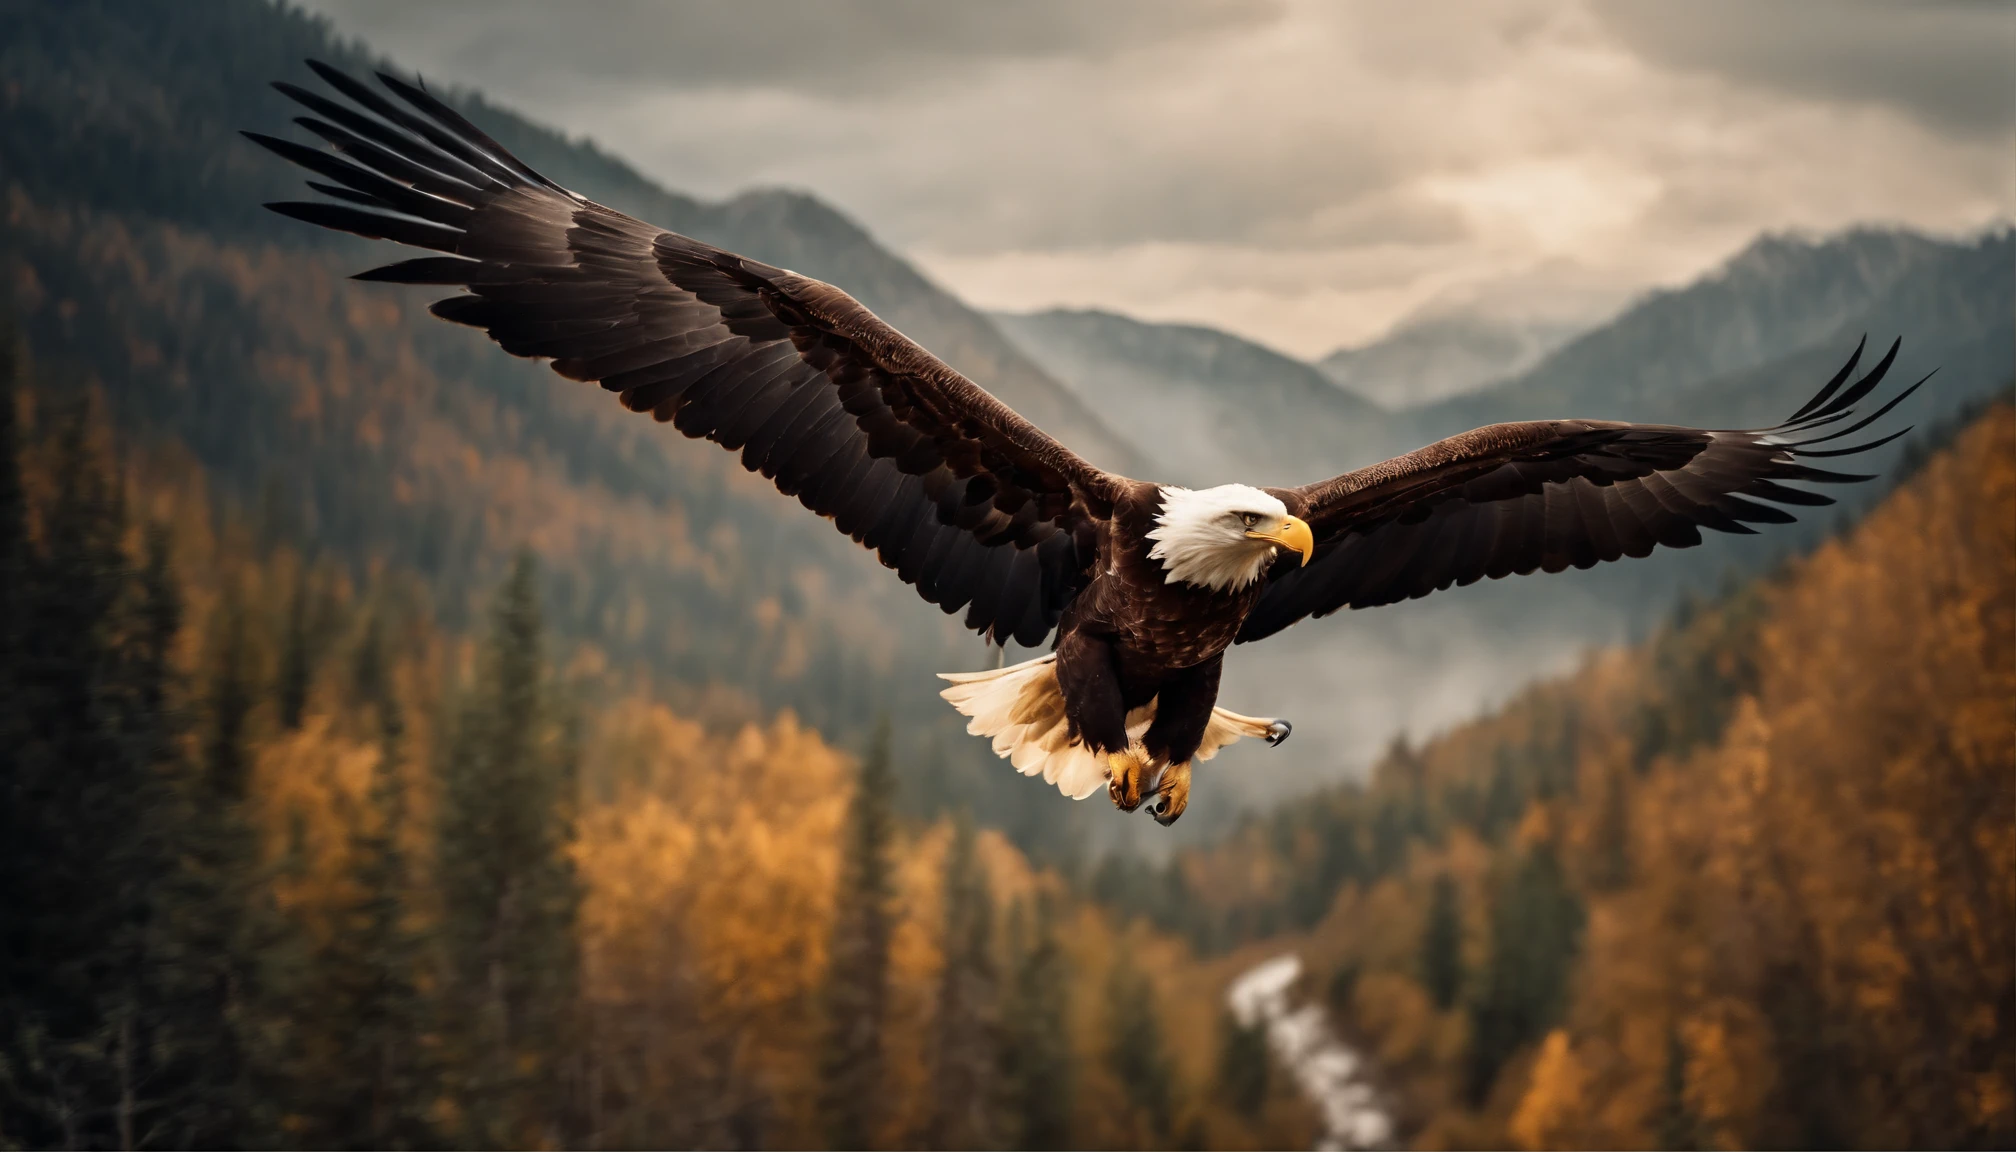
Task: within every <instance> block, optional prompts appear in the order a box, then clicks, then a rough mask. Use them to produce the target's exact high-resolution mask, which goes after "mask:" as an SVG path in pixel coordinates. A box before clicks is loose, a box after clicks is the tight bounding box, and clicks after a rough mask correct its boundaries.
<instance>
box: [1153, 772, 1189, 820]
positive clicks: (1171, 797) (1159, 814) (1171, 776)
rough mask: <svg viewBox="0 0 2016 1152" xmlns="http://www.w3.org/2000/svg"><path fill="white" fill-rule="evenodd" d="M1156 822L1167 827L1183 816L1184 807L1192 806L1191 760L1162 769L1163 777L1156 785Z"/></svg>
mask: <svg viewBox="0 0 2016 1152" xmlns="http://www.w3.org/2000/svg"><path fill="white" fill-rule="evenodd" d="M1155 795H1156V797H1157V799H1156V801H1155V807H1154V808H1152V809H1150V811H1151V812H1153V813H1154V814H1155V822H1156V823H1157V824H1160V825H1162V826H1163V827H1164V828H1167V827H1168V826H1169V825H1171V824H1174V823H1176V821H1177V820H1178V819H1180V818H1182V815H1183V811H1184V809H1186V808H1188V807H1190V761H1188V760H1185V761H1183V762H1182V763H1181V764H1171V765H1170V766H1169V767H1167V768H1165V769H1163V770H1162V779H1161V780H1160V781H1159V782H1157V784H1156V786H1155Z"/></svg>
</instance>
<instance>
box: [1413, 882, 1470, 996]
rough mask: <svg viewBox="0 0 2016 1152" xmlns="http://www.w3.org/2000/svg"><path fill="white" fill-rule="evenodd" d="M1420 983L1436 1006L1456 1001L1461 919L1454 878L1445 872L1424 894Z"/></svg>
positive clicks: (1460, 964) (1459, 983) (1460, 987)
mask: <svg viewBox="0 0 2016 1152" xmlns="http://www.w3.org/2000/svg"><path fill="white" fill-rule="evenodd" d="M1421 983H1422V986H1423V987H1425V988H1427V989H1428V995H1429V997H1430V998H1432V999H1433V1000H1434V1001H1435V1006H1436V1007H1437V1008H1441V1009H1444V1010H1445V1011H1446V1010H1447V1009H1449V1008H1451V1007H1454V1006H1455V1004H1456V998H1457V997H1458V996H1459V995H1461V994H1462V991H1463V919H1462V913H1461V911H1460V910H1459V909H1458V907H1457V894H1456V881H1455V880H1454V879H1453V878H1451V877H1450V876H1449V875H1448V874H1447V873H1443V874H1442V875H1439V876H1437V877H1435V884H1434V887H1433V888H1432V889H1430V895H1429V897H1428V923H1427V926H1426V927H1425V928H1424V929H1423V930H1422V932H1421Z"/></svg>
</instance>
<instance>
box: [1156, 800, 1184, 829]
mask: <svg viewBox="0 0 2016 1152" xmlns="http://www.w3.org/2000/svg"><path fill="white" fill-rule="evenodd" d="M1154 816H1155V823H1157V824H1160V825H1161V826H1162V827H1164V828H1167V827H1169V826H1170V825H1171V824H1174V823H1176V821H1178V820H1181V819H1182V818H1183V813H1181V812H1177V813H1174V814H1171V813H1170V812H1169V804H1168V802H1167V801H1164V802H1162V803H1160V804H1157V805H1156V806H1155V812H1154Z"/></svg>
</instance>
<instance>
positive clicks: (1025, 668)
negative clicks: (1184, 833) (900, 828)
mask: <svg viewBox="0 0 2016 1152" xmlns="http://www.w3.org/2000/svg"><path fill="white" fill-rule="evenodd" d="M938 678H939V679H941V680H949V681H951V687H949V688H945V689H943V690H942V691H940V692H939V693H938V694H939V695H940V696H943V697H944V698H945V699H946V701H947V702H948V703H950V704H951V705H952V707H954V708H956V709H958V711H959V713H960V715H962V716H966V717H968V718H969V719H968V721H967V724H966V731H967V732H968V733H970V734H972V735H974V736H984V737H987V738H989V739H990V740H991V741H992V742H993V749H994V754H995V755H996V756H999V757H1001V758H1002V759H1004V760H1006V761H1008V762H1009V763H1010V764H1012V765H1014V766H1015V770H1016V771H1017V772H1020V773H1022V774H1023V775H1024V776H1041V777H1042V778H1043V780H1044V781H1045V782H1046V783H1049V784H1054V785H1056V786H1057V790H1058V791H1060V792H1062V793H1064V794H1065V795H1066V796H1069V797H1071V798H1072V799H1073V800H1083V799H1084V798H1085V797H1087V796H1090V795H1092V794H1093V793H1094V792H1097V791H1099V790H1100V789H1101V788H1104V787H1105V786H1106V778H1107V764H1106V758H1105V757H1104V756H1101V755H1099V754H1097V753H1095V752H1093V751H1092V750H1091V749H1089V748H1087V747H1085V746H1084V745H1083V744H1080V743H1078V742H1077V741H1075V740H1073V739H1071V729H1070V723H1069V721H1068V720H1067V719H1066V717H1065V714H1064V694H1063V692H1062V691H1061V690H1060V689H1059V688H1058V686H1057V656H1056V654H1055V653H1045V654H1044V655H1042V656H1038V657H1036V658H1035V659H1033V660H1025V661H1023V662H1022V663H1020V664H1013V665H1010V666H1008V667H1006V668H992V669H988V670H986V671H984V672H940V673H938ZM1154 719H1155V703H1154V701H1150V702H1149V703H1148V704H1146V705H1145V706H1143V707H1140V708H1136V709H1134V710H1133V711H1132V712H1129V713H1128V714H1127V735H1128V737H1129V738H1130V739H1132V740H1133V741H1135V742H1136V743H1137V744H1138V743H1139V742H1140V740H1141V737H1142V735H1143V734H1144V733H1146V732H1147V731H1148V725H1149V724H1150V723H1152V722H1153V721H1154ZM1285 730H1286V725H1285V724H1284V723H1283V722H1282V721H1279V720H1275V719H1272V718H1269V717H1256V716H1242V715H1240V714H1239V713H1237V712H1231V711H1227V710H1226V709H1223V708H1213V709H1212V710H1211V722H1210V724H1209V725H1208V726H1207V727H1206V728H1205V730H1204V741H1203V743H1202V744H1200V745H1199V746H1198V748H1197V754H1196V755H1195V756H1194V757H1192V760H1193V761H1195V760H1209V759H1211V758H1212V757H1213V756H1216V755H1217V754H1218V752H1219V750H1220V749H1222V748H1224V747H1225V746H1226V745H1227V744H1230V743H1232V742H1233V741H1235V740H1239V739H1241V738H1243V737H1252V738H1254V739H1259V740H1268V741H1269V742H1270V743H1278V742H1279V740H1278V734H1279V733H1282V732H1285Z"/></svg>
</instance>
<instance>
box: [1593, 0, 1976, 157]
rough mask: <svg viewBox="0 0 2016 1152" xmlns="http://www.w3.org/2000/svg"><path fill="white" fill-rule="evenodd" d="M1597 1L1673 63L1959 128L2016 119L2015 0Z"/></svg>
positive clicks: (1632, 36) (1618, 26)
mask: <svg viewBox="0 0 2016 1152" xmlns="http://www.w3.org/2000/svg"><path fill="white" fill-rule="evenodd" d="M1595 8H1596V10H1597V11H1598V13H1599V14H1600V15H1601V16H1602V17H1603V18H1604V19H1605V20H1606V21H1607V23H1608V24H1609V26H1610V27H1611V29H1612V30H1613V31H1614V32H1615V33H1616V34H1617V35H1618V36H1619V37H1620V38H1621V39H1622V40H1624V41H1625V42H1626V43H1627V44H1628V45H1629V46H1630V47H1631V49H1632V50H1633V51H1634V52H1636V53H1638V54H1639V55H1641V56H1643V57H1644V58H1645V59H1647V60H1650V61H1654V62H1657V63H1661V64H1665V65H1667V66H1669V67H1675V68H1682V69H1688V70H1693V71H1700V72H1710V73H1715V74H1718V75H1722V76H1725V77H1727V78H1729V79H1732V80H1735V81H1738V82H1740V83H1743V84H1748V85H1752V86H1755V87H1762V88H1768V89H1773V90H1776V91H1780V92H1785V93H1789V94H1792V95H1796V96H1803V97H1808V98H1815V99H1821V100H1847V101H1859V102H1869V103H1880V104H1888V105H1892V106H1894V107H1897V108H1899V109H1902V110H1904V111H1905V112H1907V113H1908V114H1910V115H1912V116H1914V117H1916V118H1917V119H1918V120H1920V121H1921V122H1922V123H1925V124H1927V125H1928V126H1930V127H1933V128H1936V129H1939V130H1942V131H1945V132H1948V133H1951V134H1954V135H1967V136H1981V135H1986V134H1995V133H2001V134H2007V133H2008V132H2009V131H2010V130H2011V129H2012V127H2016V84H2012V82H2011V79H2010V77H2011V63H2012V61H2016V5H2011V4H2008V3H2005V2H2003V0H1924V2H1922V3H1910V4H1907V3H1896V2H1885V0H1773V2H1769V3H1759V2H1757V0H1690V2H1688V3H1673V2H1671V0H1597V3H1596V4H1595ZM1843 144H1844V146H1849V145H1852V142H1849V141H1844V142H1843Z"/></svg>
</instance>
